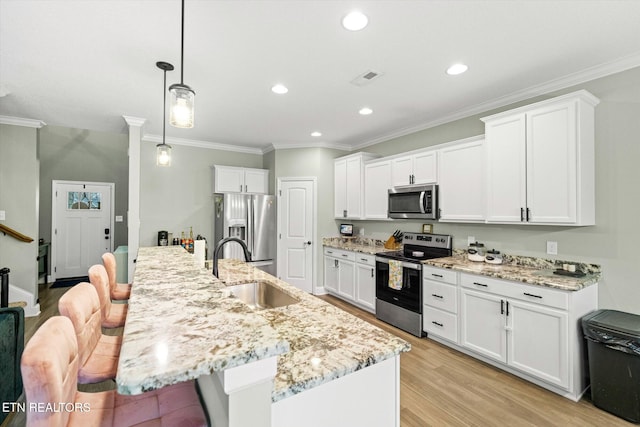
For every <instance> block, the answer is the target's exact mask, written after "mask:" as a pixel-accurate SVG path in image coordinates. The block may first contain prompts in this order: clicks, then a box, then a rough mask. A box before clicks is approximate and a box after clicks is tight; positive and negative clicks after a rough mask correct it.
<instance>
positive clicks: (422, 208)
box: [420, 191, 427, 213]
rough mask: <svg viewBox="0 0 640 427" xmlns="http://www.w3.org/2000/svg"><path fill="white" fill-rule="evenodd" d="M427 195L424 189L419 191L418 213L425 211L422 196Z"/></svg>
mask: <svg viewBox="0 0 640 427" xmlns="http://www.w3.org/2000/svg"><path fill="white" fill-rule="evenodd" d="M426 195H427V192H426V191H421V192H420V213H427V211H426V208H425V206H424V198H425V196H426Z"/></svg>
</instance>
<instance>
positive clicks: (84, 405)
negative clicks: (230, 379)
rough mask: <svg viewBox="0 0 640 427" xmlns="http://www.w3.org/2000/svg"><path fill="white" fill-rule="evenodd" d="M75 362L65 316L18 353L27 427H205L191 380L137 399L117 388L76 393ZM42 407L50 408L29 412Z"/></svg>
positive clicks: (74, 348)
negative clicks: (119, 392) (117, 391)
mask: <svg viewBox="0 0 640 427" xmlns="http://www.w3.org/2000/svg"><path fill="white" fill-rule="evenodd" d="M79 364H80V356H79V354H78V344H77V342H76V337H75V334H74V331H73V325H72V324H71V321H70V320H69V319H68V318H66V317H63V316H54V317H51V318H50V319H49V320H47V321H46V322H45V323H44V324H43V325H42V326H41V327H40V328H39V329H38V330H37V331H36V333H35V334H34V335H33V337H32V338H31V339H30V340H29V342H28V343H27V345H26V347H25V349H24V352H23V354H22V362H21V366H20V367H21V371H22V378H23V382H24V392H25V397H26V403H27V404H26V408H27V409H26V410H27V425H28V426H29V427H69V426H73V427H75V426H79V427H86V426H101V427H104V426H134V425H135V426H142V425H144V426H182V427H199V426H206V425H207V421H206V418H205V414H204V411H203V409H202V406H201V404H200V401H199V399H198V393H197V392H196V389H195V384H194V382H193V381H187V382H183V383H180V384H176V385H172V386H168V387H164V388H162V389H160V390H156V391H151V392H147V393H143V394H141V395H138V396H123V395H120V394H118V393H116V391H115V390H109V391H102V392H98V393H86V392H81V391H78V390H77V382H76V381H77V377H78V375H77V373H78V366H79ZM40 405H41V406H40ZM46 405H51V408H52V410H41V411H38V410H32V409H31V408H32V407H35V408H38V407H39V406H40V407H43V408H46ZM53 409H58V410H53Z"/></svg>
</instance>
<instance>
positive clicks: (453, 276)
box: [422, 265, 458, 285]
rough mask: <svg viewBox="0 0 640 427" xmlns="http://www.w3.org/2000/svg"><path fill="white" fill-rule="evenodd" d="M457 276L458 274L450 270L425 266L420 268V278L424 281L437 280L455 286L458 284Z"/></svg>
mask: <svg viewBox="0 0 640 427" xmlns="http://www.w3.org/2000/svg"><path fill="white" fill-rule="evenodd" d="M457 275H458V273H456V272H455V271H452V270H445V269H442V268H435V267H427V266H426V265H423V267H422V277H423V278H424V280H426V279H429V280H437V281H438V282H444V283H451V284H452V285H455V284H457V282H458V280H457Z"/></svg>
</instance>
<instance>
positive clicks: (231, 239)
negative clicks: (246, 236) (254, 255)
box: [213, 237, 251, 277]
mask: <svg viewBox="0 0 640 427" xmlns="http://www.w3.org/2000/svg"><path fill="white" fill-rule="evenodd" d="M229 242H238V243H239V244H240V246H242V250H243V252H244V260H245V261H246V262H251V252H249V248H248V247H247V244H246V243H245V242H244V241H243V240H241V239H239V238H237V237H226V238H224V239H222V240H220V241H219V242H218V244H217V245H216V248H215V249H214V250H213V275H214V276H216V277H218V259H220V251H221V250H222V247H223V246H224V245H226V244H227V243H229Z"/></svg>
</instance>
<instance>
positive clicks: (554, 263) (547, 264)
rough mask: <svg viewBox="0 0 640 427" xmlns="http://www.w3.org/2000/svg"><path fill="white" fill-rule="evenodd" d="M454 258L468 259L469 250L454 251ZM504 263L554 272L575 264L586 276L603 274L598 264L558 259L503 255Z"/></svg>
mask: <svg viewBox="0 0 640 427" xmlns="http://www.w3.org/2000/svg"><path fill="white" fill-rule="evenodd" d="M453 255H454V256H460V257H466V256H467V250H466V249H454V250H453ZM502 263H503V264H510V265H517V266H521V267H529V268H535V269H538V270H546V269H549V270H553V269H562V265H563V264H573V265H575V266H576V270H578V271H582V272H584V273H586V274H598V273H600V272H601V268H600V266H599V265H598V264H587V263H582V262H575V261H568V260H557V259H548V258H534V257H529V256H520V255H509V254H502Z"/></svg>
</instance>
